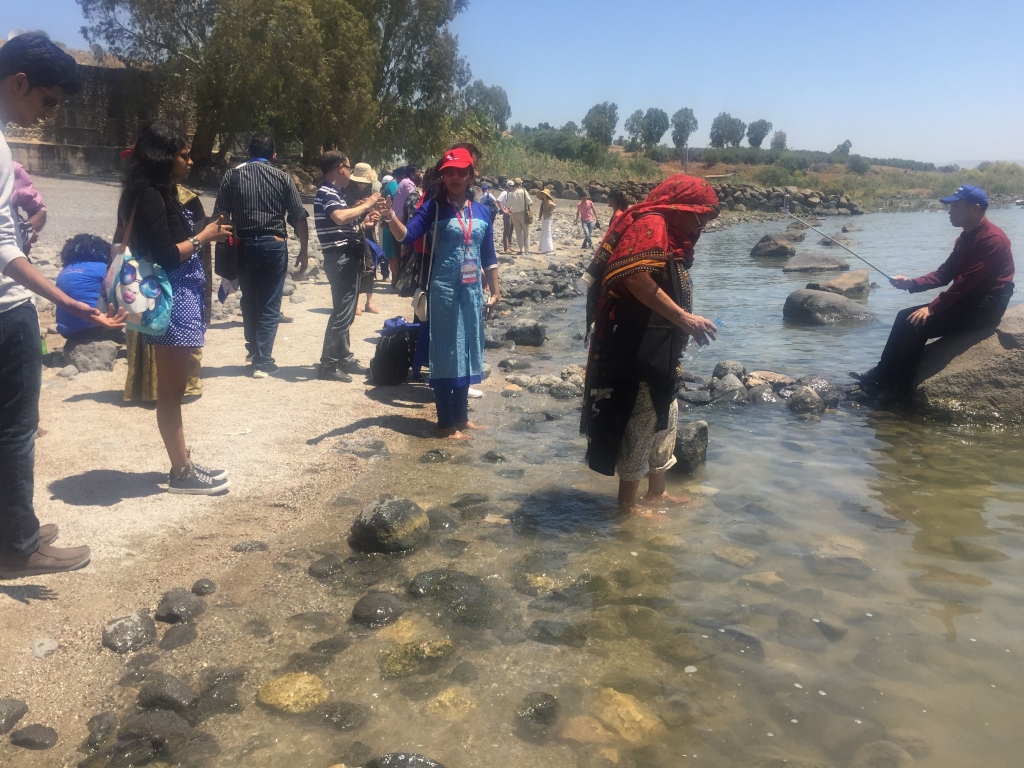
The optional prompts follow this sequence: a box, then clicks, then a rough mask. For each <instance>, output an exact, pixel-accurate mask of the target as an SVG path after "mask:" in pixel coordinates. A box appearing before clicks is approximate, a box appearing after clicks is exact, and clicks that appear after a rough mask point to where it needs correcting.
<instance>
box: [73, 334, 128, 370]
mask: <svg viewBox="0 0 1024 768" xmlns="http://www.w3.org/2000/svg"><path fill="white" fill-rule="evenodd" d="M117 348H118V347H117V342H115V341H88V342H84V343H76V342H74V341H69V342H68V343H67V344H65V345H64V362H65V363H67V364H68V365H73V366H75V368H77V369H78V371H79V373H88V372H89V371H112V370H114V360H116V359H117Z"/></svg>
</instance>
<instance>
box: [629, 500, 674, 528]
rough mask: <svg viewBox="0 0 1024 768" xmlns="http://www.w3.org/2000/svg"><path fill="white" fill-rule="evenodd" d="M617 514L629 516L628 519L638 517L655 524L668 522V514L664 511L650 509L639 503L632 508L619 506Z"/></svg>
mask: <svg viewBox="0 0 1024 768" xmlns="http://www.w3.org/2000/svg"><path fill="white" fill-rule="evenodd" d="M619 514H621V515H629V516H630V517H640V518H643V519H645V520H653V521H654V522H656V523H667V522H668V521H669V516H668V513H667V512H666V511H665V510H664V509H650V508H649V507H646V506H644V505H643V504H641V502H636V504H635V505H634V506H632V507H623V506H621V505H620V506H619Z"/></svg>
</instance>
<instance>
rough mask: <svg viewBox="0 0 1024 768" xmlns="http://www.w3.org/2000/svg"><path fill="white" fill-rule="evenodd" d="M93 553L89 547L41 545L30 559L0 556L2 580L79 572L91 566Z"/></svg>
mask: <svg viewBox="0 0 1024 768" xmlns="http://www.w3.org/2000/svg"><path fill="white" fill-rule="evenodd" d="M91 557H92V551H91V550H90V549H89V548H88V547H52V546H50V545H49V544H40V545H39V549H37V550H36V551H35V552H33V553H32V554H31V555H29V556H28V557H19V556H16V555H10V554H7V553H4V554H0V579H21V578H24V577H26V576H41V575H42V574H44V573H64V572H65V571H77V570H78V569H79V568H84V567H85V566H87V565H88V564H89V559H90V558H91Z"/></svg>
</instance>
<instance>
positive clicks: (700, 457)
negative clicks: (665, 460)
mask: <svg viewBox="0 0 1024 768" xmlns="http://www.w3.org/2000/svg"><path fill="white" fill-rule="evenodd" d="M675 457H676V465H675V470H676V471H677V472H683V473H686V474H687V475H692V474H693V473H694V472H695V471H696V470H697V467H699V466H701V465H702V464H704V463H705V462H707V460H708V423H707V422H706V421H691V422H690V423H688V424H680V425H679V426H678V427H677V428H676V449H675Z"/></svg>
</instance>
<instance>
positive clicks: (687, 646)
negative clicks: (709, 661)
mask: <svg viewBox="0 0 1024 768" xmlns="http://www.w3.org/2000/svg"><path fill="white" fill-rule="evenodd" d="M654 651H655V653H657V654H658V655H659V656H661V657H662V658H663V659H665V660H666V661H670V662H672V663H673V664H677V665H678V666H680V667H686V666H689V665H691V664H698V663H700V662H702V661H704V660H705V659H706V658H708V656H709V655H710V654H709V653H708V651H707V649H706V648H700V647H698V646H697V644H696V643H695V642H694V640H693V638H692V637H691V636H690V635H687V634H679V635H673V636H672V637H671V638H669V639H668V640H665V641H664V642H662V643H659V644H658V645H656V646H655V647H654Z"/></svg>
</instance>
